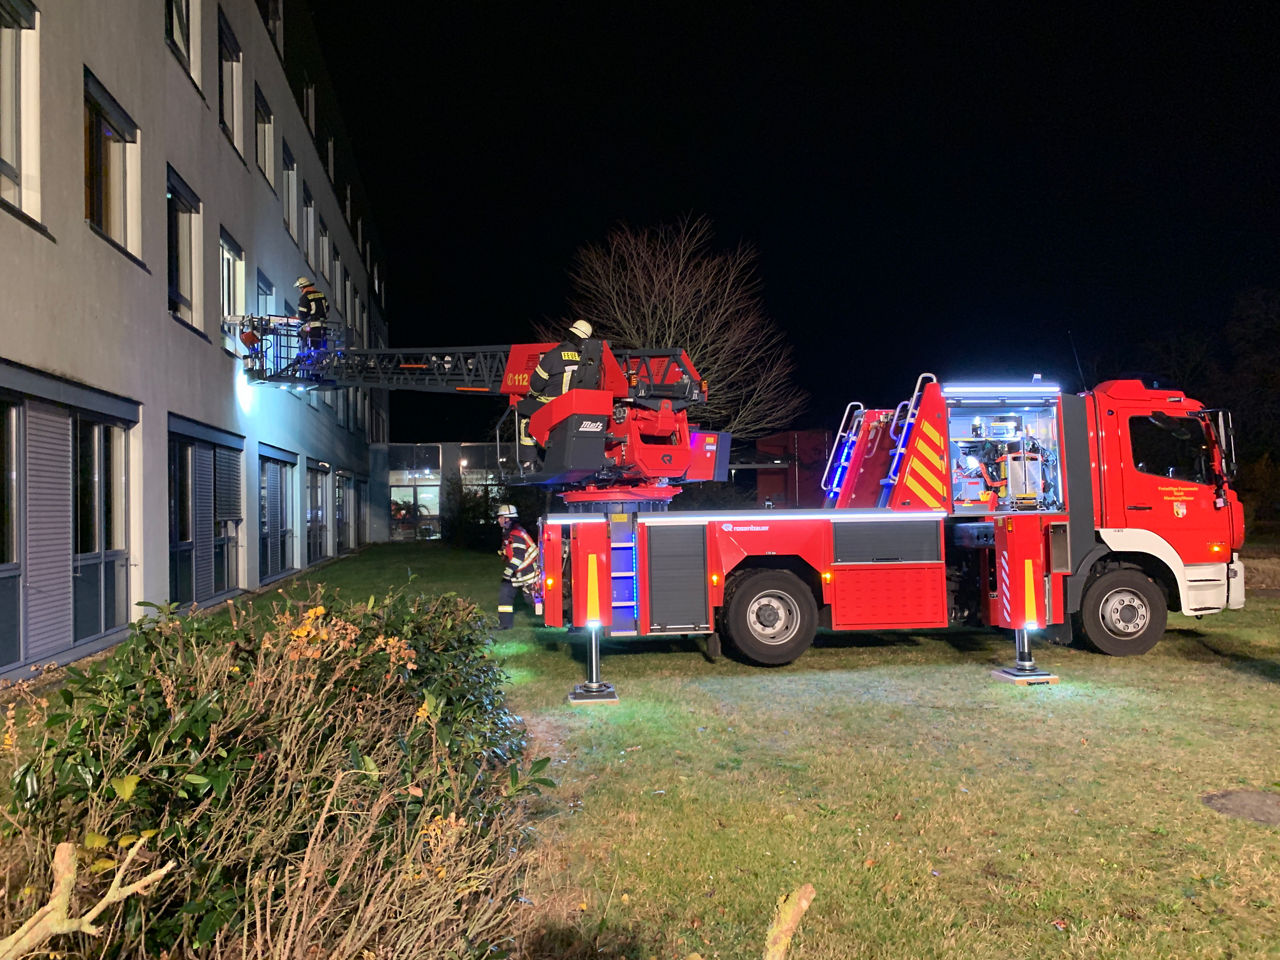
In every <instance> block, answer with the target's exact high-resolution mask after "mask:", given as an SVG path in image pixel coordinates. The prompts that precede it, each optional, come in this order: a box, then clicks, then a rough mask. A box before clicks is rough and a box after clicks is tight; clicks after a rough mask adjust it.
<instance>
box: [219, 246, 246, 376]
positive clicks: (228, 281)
mask: <svg viewBox="0 0 1280 960" xmlns="http://www.w3.org/2000/svg"><path fill="white" fill-rule="evenodd" d="M218 261H219V271H218V276H219V282H220V285H221V287H222V316H223V317H229V316H240V315H242V314H243V313H244V250H243V249H242V248H241V247H240V244H238V243H236V241H235V239H234V238H233V237H232V236H231V234H229V233H227V231H226V230H223V231H222V235H221V237H220V238H219V240H218ZM223 338H224V340H223V346H225V347H226V348H227V350H229V351H230V352H232V353H235V352H236V344H235V339H234V338H233V337H232V336H231V335H230V334H227V333H224V334H223Z"/></svg>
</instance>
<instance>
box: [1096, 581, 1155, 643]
mask: <svg viewBox="0 0 1280 960" xmlns="http://www.w3.org/2000/svg"><path fill="white" fill-rule="evenodd" d="M1098 619H1099V620H1101V621H1102V626H1103V629H1105V630H1106V631H1107V633H1109V634H1111V636H1113V637H1115V638H1116V639H1117V640H1128V639H1131V638H1133V637H1136V636H1138V635H1139V634H1141V633H1142V632H1143V631H1144V630H1146V629H1147V624H1148V623H1149V622H1150V620H1151V610H1150V608H1149V607H1148V606H1147V599H1146V597H1144V596H1143V595H1142V594H1140V593H1138V592H1137V591H1136V590H1130V589H1129V588H1127V587H1121V588H1119V589H1116V590H1112V591H1111V592H1110V593H1108V594H1107V595H1106V596H1104V597H1103V598H1102V603H1101V604H1099V605H1098Z"/></svg>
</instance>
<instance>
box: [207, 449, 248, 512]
mask: <svg viewBox="0 0 1280 960" xmlns="http://www.w3.org/2000/svg"><path fill="white" fill-rule="evenodd" d="M213 456H214V459H215V460H216V462H217V489H216V490H214V492H213V501H214V519H215V520H241V519H243V518H244V513H243V512H242V511H241V509H240V487H241V483H240V451H239V450H230V449H228V448H227V447H215V448H214V451H213Z"/></svg>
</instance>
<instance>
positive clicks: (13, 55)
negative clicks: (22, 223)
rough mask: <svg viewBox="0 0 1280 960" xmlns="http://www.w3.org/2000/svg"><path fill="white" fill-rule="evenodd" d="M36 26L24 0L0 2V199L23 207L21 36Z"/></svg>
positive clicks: (0, 0)
mask: <svg viewBox="0 0 1280 960" xmlns="http://www.w3.org/2000/svg"><path fill="white" fill-rule="evenodd" d="M34 26H35V10H34V9H33V8H32V7H31V5H30V4H29V3H27V0H17V2H15V0H0V200H4V201H5V202H7V203H11V204H13V205H14V206H15V207H18V208H19V209H21V207H22V174H21V171H22V166H23V164H22V93H21V91H22V40H23V37H22V33H23V31H24V30H30V29H31V28H33V27H34Z"/></svg>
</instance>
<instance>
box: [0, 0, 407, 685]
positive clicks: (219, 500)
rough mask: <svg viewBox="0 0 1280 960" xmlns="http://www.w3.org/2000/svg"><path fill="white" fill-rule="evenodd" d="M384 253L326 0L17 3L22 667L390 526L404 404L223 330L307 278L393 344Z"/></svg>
mask: <svg viewBox="0 0 1280 960" xmlns="http://www.w3.org/2000/svg"><path fill="white" fill-rule="evenodd" d="M379 257H380V249H379V245H378V241H377V237H376V233H375V231H374V228H373V224H372V222H371V220H370V218H369V214H368V208H367V205H366V203H365V198H364V194H363V191H362V188H361V186H360V184H359V182H358V180H357V178H356V177H355V165H354V163H353V162H352V160H351V153H350V148H349V145H348V144H347V142H346V139H345V135H344V133H343V125H342V122H341V118H340V116H339V115H338V113H337V110H336V106H335V98H334V96H333V92H332V88H331V86H330V85H329V81H328V79H327V77H326V74H325V72H324V69H323V65H322V60H321V58H320V55H319V49H318V44H317V43H316V40H315V36H314V31H313V29H312V26H311V24H310V21H309V19H308V17H307V14H306V12H305V9H304V7H303V6H302V4H300V3H299V4H296V5H294V4H292V3H290V2H287V0H284V2H282V0H158V2H157V0H95V2H93V3H84V2H81V0H0V289H2V290H3V296H2V297H0V676H16V675H21V674H25V673H26V672H27V671H28V669H29V667H30V665H32V664H37V663H48V662H51V661H59V662H65V661H67V660H71V659H74V658H76V657H79V656H82V655H84V654H85V653H88V652H91V651H92V650H95V649H98V648H101V647H103V646H105V645H107V644H109V643H111V642H113V641H114V640H116V639H118V638H119V637H120V636H121V635H122V633H123V628H124V627H125V625H126V624H127V623H128V621H129V620H131V619H133V618H135V617H136V615H137V613H138V610H137V608H136V607H135V604H136V603H137V602H139V601H143V600H146V601H151V602H170V601H172V602H181V603H183V604H188V603H197V604H207V603H212V602H217V601H219V600H221V599H223V598H225V597H228V596H231V595H234V594H235V593H236V592H238V591H241V590H244V589H251V588H255V587H257V586H259V585H261V584H263V583H266V582H269V581H270V580H272V579H274V578H276V577H279V576H282V575H284V574H286V573H288V572H289V571H291V570H296V569H299V568H303V567H306V566H307V565H309V564H312V563H315V562H318V561H319V560H322V559H324V558H325V557H330V556H333V555H335V554H338V553H341V552H343V551H345V550H349V549H354V548H355V547H356V546H358V545H359V544H361V543H362V542H364V541H366V540H368V539H371V538H375V537H376V538H378V539H385V537H386V530H387V520H386V517H387V516H388V513H389V509H388V506H387V503H386V486H385V479H386V478H385V470H386V452H385V445H384V444H385V441H386V433H387V420H386V397H385V393H382V392H379V391H365V390H355V389H344V390H331V391H327V392H320V391H311V392H299V391H296V390H283V389H276V388H274V387H262V386H250V385H249V384H248V383H247V381H246V380H245V377H244V374H243V372H242V369H241V366H242V362H241V360H240V358H239V354H240V353H242V352H243V350H242V347H241V345H240V344H239V343H238V342H237V340H236V338H235V337H233V336H228V335H226V334H224V332H223V326H222V321H223V318H224V317H225V316H228V315H239V314H246V313H248V314H275V315H280V314H285V315H287V314H290V313H292V312H293V311H294V309H295V307H296V305H297V299H296V296H297V291H296V289H295V287H294V281H295V279H296V278H298V277H300V276H306V277H310V278H313V279H314V280H315V282H316V284H317V286H318V287H319V288H320V289H321V290H323V291H324V292H325V293H326V295H327V296H328V298H329V302H330V305H331V316H332V317H333V319H334V321H335V322H338V323H344V324H346V325H347V326H348V327H349V328H351V329H352V330H353V331H354V336H355V337H356V339H357V341H358V342H359V343H360V344H362V345H367V346H371V347H376V346H385V345H386V328H385V321H384V319H383V303H384V296H385V286H384V284H385V278H384V276H383V273H382V267H381V264H380V261H379ZM371 450H373V451H374V455H373V459H372V462H373V463H375V464H381V466H380V468H379V467H377V466H375V468H374V473H375V476H374V478H373V480H374V482H373V485H372V486H371V484H370V464H371ZM379 473H380V474H381V476H378V475H377V474H379ZM379 489H380V490H381V491H382V492H381V494H379V493H378V492H377V491H378V490H379ZM371 491H372V493H371Z"/></svg>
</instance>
